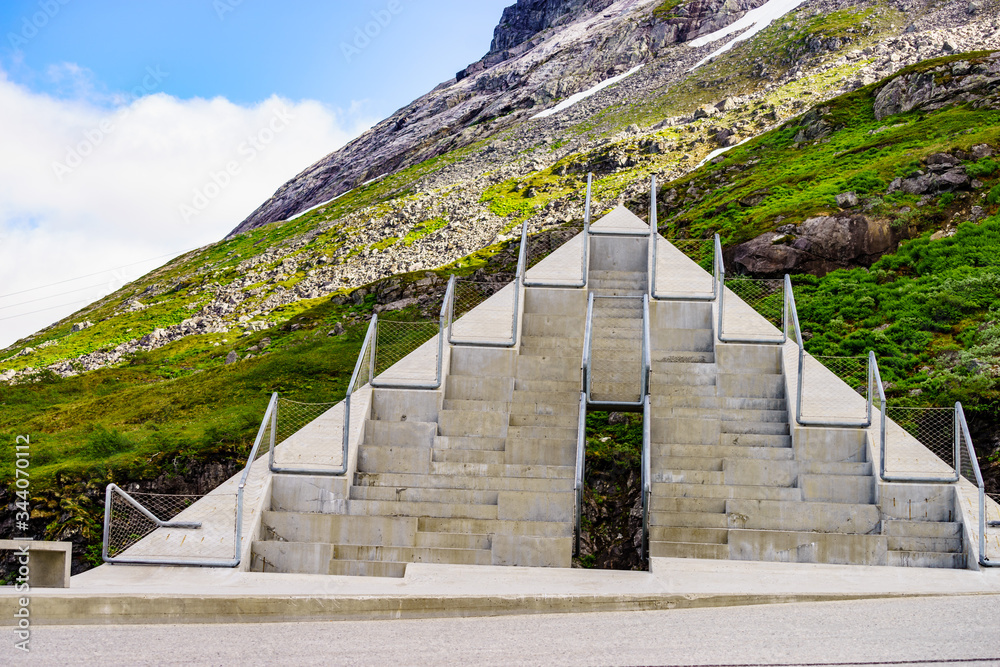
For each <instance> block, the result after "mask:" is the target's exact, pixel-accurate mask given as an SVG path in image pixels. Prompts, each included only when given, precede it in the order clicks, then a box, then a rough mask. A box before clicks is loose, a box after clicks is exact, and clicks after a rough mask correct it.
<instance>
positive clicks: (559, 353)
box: [518, 344, 583, 364]
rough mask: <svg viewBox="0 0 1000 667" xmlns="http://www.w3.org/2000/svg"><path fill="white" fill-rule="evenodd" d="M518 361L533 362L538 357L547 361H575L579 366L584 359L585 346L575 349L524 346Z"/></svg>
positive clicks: (578, 346) (577, 346)
mask: <svg viewBox="0 0 1000 667" xmlns="http://www.w3.org/2000/svg"><path fill="white" fill-rule="evenodd" d="M519 355H520V356H518V359H523V360H527V361H529V362H530V361H531V360H532V359H535V358H537V357H543V358H545V359H573V360H575V361H576V363H577V364H579V363H580V362H581V360H582V359H583V345H582V344H580V345H574V346H573V347H540V346H538V345H522V346H521V349H520V351H519Z"/></svg>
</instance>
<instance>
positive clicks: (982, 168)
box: [965, 157, 1000, 178]
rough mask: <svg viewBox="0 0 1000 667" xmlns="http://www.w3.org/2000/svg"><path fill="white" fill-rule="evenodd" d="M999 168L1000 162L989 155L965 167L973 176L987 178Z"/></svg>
mask: <svg viewBox="0 0 1000 667" xmlns="http://www.w3.org/2000/svg"><path fill="white" fill-rule="evenodd" d="M997 170H1000V163H998V162H997V161H996V160H991V159H990V158H988V157H987V158H983V159H982V160H979V161H978V162H973V163H972V164H970V165H969V166H968V167H966V169H965V171H966V173H968V174H969V176H972V177H973V178H986V177H987V176H992V175H993V174H995V173H996V172H997Z"/></svg>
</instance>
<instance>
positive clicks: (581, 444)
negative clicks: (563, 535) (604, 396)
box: [573, 392, 587, 556]
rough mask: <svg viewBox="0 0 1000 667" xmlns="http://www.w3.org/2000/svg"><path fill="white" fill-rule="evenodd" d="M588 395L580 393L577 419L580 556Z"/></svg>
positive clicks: (576, 544) (576, 552)
mask: <svg viewBox="0 0 1000 667" xmlns="http://www.w3.org/2000/svg"><path fill="white" fill-rule="evenodd" d="M586 452H587V394H586V393H585V392H580V414H579V416H578V419H577V436H576V477H575V479H574V483H573V486H574V491H575V492H576V494H575V495H576V530H575V540H574V544H573V555H574V556H579V555H580V533H581V532H582V530H583V484H584V478H585V472H586V465H587V457H586Z"/></svg>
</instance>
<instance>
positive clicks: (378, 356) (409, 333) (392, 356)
mask: <svg viewBox="0 0 1000 667" xmlns="http://www.w3.org/2000/svg"><path fill="white" fill-rule="evenodd" d="M440 333H441V324H440V322H436V321H428V322H396V321H391V320H383V319H379V320H378V322H377V325H376V332H375V351H374V367H375V369H374V373H373V374H374V376H375V378H379V379H380V382H381V383H385V382H407V381H414V382H434V379H435V368H436V366H437V364H438V363H439V359H438V356H439V355H438V351H437V349H435V351H434V357H433V359H432V360H431V361H428V360H427V359H422V358H421V359H417V358H411V359H407V357H409V356H410V354H411V353H413V352H415V351H416V350H417V349H419V348H420V347H421V346H422V345H424V344H425V343H427V342H429V341H431V340H432V339H433V338H434V337H435V336H438V335H439V334H440ZM404 360H405V362H404ZM382 376H385V377H382Z"/></svg>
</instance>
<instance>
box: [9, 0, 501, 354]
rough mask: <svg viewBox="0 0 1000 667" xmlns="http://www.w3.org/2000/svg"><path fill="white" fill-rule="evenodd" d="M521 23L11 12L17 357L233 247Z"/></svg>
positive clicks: (404, 12)
mask: <svg viewBox="0 0 1000 667" xmlns="http://www.w3.org/2000/svg"><path fill="white" fill-rule="evenodd" d="M512 3H513V0H476V2H468V1H467V0H466V1H464V2H463V1H459V0H435V1H434V2H431V1H430V0H374V1H369V0H364V1H352V2H326V1H322V2H321V1H319V0H309V1H307V0H283V1H280V2H279V1H278V0H115V1H112V0H3V2H2V3H0V127H3V128H6V129H8V132H7V133H6V134H5V140H4V147H3V151H4V160H0V349H2V348H4V347H6V346H7V345H9V344H11V343H13V342H15V341H16V340H18V339H19V338H22V337H23V336H25V335H28V334H30V333H33V332H35V331H37V330H39V329H41V328H43V327H45V326H47V325H49V324H51V323H53V322H56V321H58V320H60V319H62V318H64V317H67V316H69V315H71V314H72V313H74V312H76V311H77V310H78V309H80V308H82V307H83V306H85V305H87V304H89V303H92V302H93V301H95V300H97V299H100V298H102V297H104V296H106V295H107V294H109V293H111V292H113V291H115V290H117V289H118V288H120V287H121V286H122V285H123V284H125V283H127V282H129V281H131V280H135V279H136V278H139V277H140V276H142V275H143V274H144V273H145V272H147V271H149V270H151V269H153V268H155V267H156V266H158V265H160V264H162V263H163V262H164V261H165V259H164V256H172V255H173V254H178V253H180V252H182V251H187V250H189V249H193V248H196V247H200V246H203V245H206V244H209V243H213V242H215V241H218V240H219V239H221V238H223V237H224V236H225V235H226V234H227V233H228V232H229V231H231V230H232V229H233V228H235V227H236V225H238V224H239V223H240V222H241V221H242V220H243V219H244V218H245V217H246V216H247V215H249V214H250V213H251V212H252V211H253V210H254V209H255V208H257V206H259V205H260V204H261V203H263V202H264V201H266V200H267V199H268V198H269V197H270V196H271V194H272V193H273V192H274V191H275V190H276V189H277V188H278V187H280V186H281V185H282V183H284V182H285V181H287V180H288V179H289V178H292V177H293V176H295V175H296V174H298V173H299V172H301V171H302V170H303V169H305V168H306V167H308V166H310V165H311V164H313V163H314V162H315V161H316V160H319V159H320V158H322V157H324V156H325V155H327V154H329V153H330V152H332V151H334V150H336V149H337V148H340V147H341V146H343V145H344V144H345V143H346V142H348V141H350V140H351V139H352V138H354V137H356V136H358V135H359V134H360V133H362V132H364V131H365V130H366V129H367V128H368V127H371V125H373V124H374V123H376V122H378V121H379V120H382V119H383V118H385V117H387V116H388V115H390V114H391V113H393V112H394V111H396V110H397V109H399V108H400V107H402V106H405V105H406V104H408V103H409V102H411V101H412V100H414V99H416V98H417V97H419V96H421V95H423V94H424V93H426V92H428V91H430V90H431V89H432V88H434V87H435V86H436V85H437V84H439V83H441V82H442V81H445V80H447V79H449V78H451V77H453V76H454V75H455V73H456V72H457V71H459V70H460V69H462V68H463V67H465V66H466V65H468V64H470V63H473V62H475V61H476V60H478V59H479V58H481V57H482V56H483V55H485V53H486V52H487V50H488V49H489V45H490V40H491V39H492V35H493V28H494V27H495V26H496V24H497V23H498V22H499V19H500V16H501V13H502V11H503V8H504V7H505V6H507V5H509V4H512ZM379 19H381V21H379ZM366 29H367V31H368V32H369V33H371V34H374V35H375V36H374V37H364V38H361V39H360V40H359V39H358V34H359V32H361V31H365V30H366ZM345 45H347V46H348V47H349V49H350V53H349V54H345V50H344V48H345ZM275 127H279V128H281V129H280V131H279V132H277V133H273V136H271V138H272V139H273V141H270V143H267V145H266V146H264V147H263V149H262V150H260V151H255V152H254V156H253V158H248V157H245V155H246V153H245V151H242V150H241V147H245V146H246V145H247V141H248V139H249V138H252V137H255V136H263V135H260V134H259V133H261V132H262V131H266V132H269V131H268V130H265V129H264V128H275ZM234 161H236V162H237V163H238V167H239V172H238V175H234V176H232V177H229V176H227V175H225V174H222V170H224V169H225V168H226V165H231V164H234ZM220 174H222V175H221V176H220ZM220 179H221V180H220ZM220 183H221V185H219V184H220ZM118 267H126V268H118ZM82 276H87V278H81V279H80V281H76V280H75V279H76V278H78V277H82ZM95 276H96V277H95ZM65 281H70V282H65ZM52 284H56V286H55V287H52V288H43V286H46V285H52ZM70 295H72V297H70ZM0 358H2V356H0Z"/></svg>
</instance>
